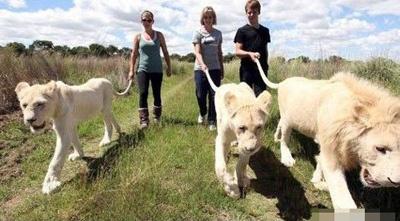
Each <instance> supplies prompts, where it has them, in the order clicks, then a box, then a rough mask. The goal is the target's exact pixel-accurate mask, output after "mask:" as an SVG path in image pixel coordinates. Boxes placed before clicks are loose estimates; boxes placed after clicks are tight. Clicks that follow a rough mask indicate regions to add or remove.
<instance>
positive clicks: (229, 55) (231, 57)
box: [224, 52, 236, 62]
mask: <svg viewBox="0 0 400 221" xmlns="http://www.w3.org/2000/svg"><path fill="white" fill-rule="evenodd" d="M235 58H236V55H235V54H232V53H230V52H229V53H228V54H227V55H225V56H224V62H230V61H232V60H233V59H235Z"/></svg>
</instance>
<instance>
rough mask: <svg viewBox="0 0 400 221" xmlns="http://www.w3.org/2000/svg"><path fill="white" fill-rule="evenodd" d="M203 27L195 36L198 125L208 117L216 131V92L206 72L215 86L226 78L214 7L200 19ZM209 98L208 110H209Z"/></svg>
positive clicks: (220, 36)
mask: <svg viewBox="0 0 400 221" xmlns="http://www.w3.org/2000/svg"><path fill="white" fill-rule="evenodd" d="M200 23H201V25H202V26H201V27H200V29H199V30H196V31H195V32H194V34H193V45H194V52H195V55H196V61H195V65H194V79H195V83H196V98H197V103H198V105H199V110H200V114H199V116H198V118H197V122H198V123H200V124H201V123H204V121H205V118H206V115H208V116H207V120H208V125H209V129H210V130H215V129H216V113H215V106H214V96H215V91H213V90H212V88H211V86H210V84H209V83H208V81H207V78H206V75H205V73H204V71H205V70H206V69H208V70H209V73H210V76H211V79H212V80H213V82H214V84H215V85H217V86H219V85H220V84H221V80H222V79H223V77H224V66H223V57H222V47H221V44H222V34H221V32H220V31H219V30H217V29H215V28H214V27H213V25H215V24H216V23H217V16H216V14H215V11H214V9H213V8H212V7H209V6H207V7H205V8H204V9H203V11H202V13H201V18H200ZM207 96H208V110H207Z"/></svg>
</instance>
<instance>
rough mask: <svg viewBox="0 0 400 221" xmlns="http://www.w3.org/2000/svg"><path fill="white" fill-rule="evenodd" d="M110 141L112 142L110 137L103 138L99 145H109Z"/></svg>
mask: <svg viewBox="0 0 400 221" xmlns="http://www.w3.org/2000/svg"><path fill="white" fill-rule="evenodd" d="M109 143H111V141H110V139H108V138H103V139H102V140H101V142H100V143H99V146H100V147H102V146H105V145H107V144H109Z"/></svg>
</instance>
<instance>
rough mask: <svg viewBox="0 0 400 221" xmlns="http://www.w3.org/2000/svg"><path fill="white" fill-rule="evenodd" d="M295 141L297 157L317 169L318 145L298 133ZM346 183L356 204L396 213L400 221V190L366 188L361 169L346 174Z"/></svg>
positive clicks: (295, 135) (294, 135) (368, 208)
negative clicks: (361, 177) (361, 178)
mask: <svg viewBox="0 0 400 221" xmlns="http://www.w3.org/2000/svg"><path fill="white" fill-rule="evenodd" d="M293 137H294V139H296V140H297V141H298V142H299V144H300V149H299V150H298V153H299V154H297V155H296V157H300V158H303V159H306V160H309V161H310V162H311V163H312V164H313V165H314V167H315V165H316V162H315V158H314V156H315V155H316V154H318V153H319V147H318V144H316V143H315V142H314V140H313V139H310V138H308V137H306V136H304V135H302V134H300V133H298V132H296V131H294V133H293ZM310 179H311V178H310ZM346 181H347V184H348V186H349V190H350V192H351V194H352V197H353V199H354V201H355V202H356V204H357V205H358V206H359V207H364V208H365V209H366V210H379V211H381V212H395V213H396V216H397V219H396V220H400V188H378V189H371V188H365V187H364V186H363V185H362V183H361V181H360V169H356V170H353V171H350V172H346Z"/></svg>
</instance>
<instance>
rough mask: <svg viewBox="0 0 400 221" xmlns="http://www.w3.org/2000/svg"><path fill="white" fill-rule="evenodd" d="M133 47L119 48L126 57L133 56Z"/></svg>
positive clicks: (120, 52)
mask: <svg viewBox="0 0 400 221" xmlns="http://www.w3.org/2000/svg"><path fill="white" fill-rule="evenodd" d="M131 53H132V49H130V48H127V47H123V48H121V49H120V50H119V54H120V55H121V56H123V57H125V58H129V57H130V56H131Z"/></svg>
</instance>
